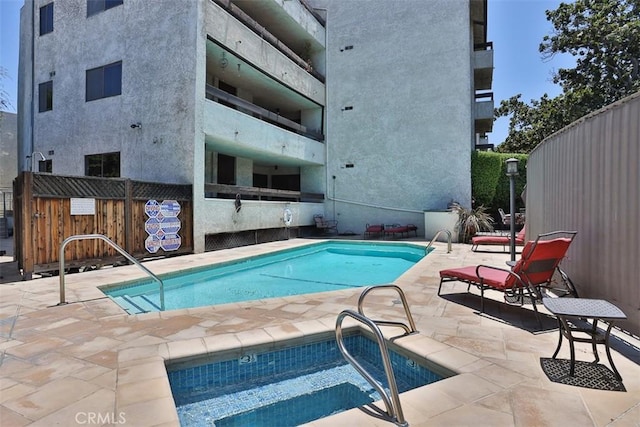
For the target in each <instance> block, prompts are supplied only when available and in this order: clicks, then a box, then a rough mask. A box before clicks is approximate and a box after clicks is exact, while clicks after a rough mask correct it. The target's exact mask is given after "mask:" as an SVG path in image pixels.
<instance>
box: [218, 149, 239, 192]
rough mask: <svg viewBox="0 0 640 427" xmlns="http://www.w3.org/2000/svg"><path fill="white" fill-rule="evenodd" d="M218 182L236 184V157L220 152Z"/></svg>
mask: <svg viewBox="0 0 640 427" xmlns="http://www.w3.org/2000/svg"><path fill="white" fill-rule="evenodd" d="M218 184H227V185H236V158H235V157H232V156H226V155H224V154H219V153H218Z"/></svg>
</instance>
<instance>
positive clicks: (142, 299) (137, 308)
mask: <svg viewBox="0 0 640 427" xmlns="http://www.w3.org/2000/svg"><path fill="white" fill-rule="evenodd" d="M113 300H114V301H115V302H116V303H117V304H118V305H119V306H120V307H122V308H124V309H125V310H126V312H127V313H129V314H140V313H148V312H150V311H160V307H159V306H158V305H156V304H155V303H154V302H153V301H151V300H150V299H149V298H148V297H146V296H144V295H137V296H130V295H121V296H117V297H113Z"/></svg>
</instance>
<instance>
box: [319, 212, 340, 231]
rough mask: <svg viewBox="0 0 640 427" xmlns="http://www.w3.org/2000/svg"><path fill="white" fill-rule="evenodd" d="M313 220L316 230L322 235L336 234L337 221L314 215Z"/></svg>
mask: <svg viewBox="0 0 640 427" xmlns="http://www.w3.org/2000/svg"><path fill="white" fill-rule="evenodd" d="M313 220H314V222H315V224H316V229H318V230H320V231H321V232H322V234H327V233H330V232H331V233H335V234H338V221H335V220H332V219H324V216H323V215H320V214H317V215H314V216H313Z"/></svg>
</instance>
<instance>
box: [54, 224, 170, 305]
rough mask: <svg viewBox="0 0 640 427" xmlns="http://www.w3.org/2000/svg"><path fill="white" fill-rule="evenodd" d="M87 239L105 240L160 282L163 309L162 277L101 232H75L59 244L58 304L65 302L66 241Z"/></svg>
mask: <svg viewBox="0 0 640 427" xmlns="http://www.w3.org/2000/svg"><path fill="white" fill-rule="evenodd" d="M87 239H100V240H103V241H105V242H107V243H108V244H109V245H111V247H113V248H114V249H115V250H117V251H118V252H120V254H121V255H122V256H124V257H125V258H126V259H128V260H129V261H131V262H132V263H133V264H135V265H137V266H138V267H140V268H141V269H142V270H143V271H144V272H145V273H147V274H148V275H149V276H151V277H152V278H153V279H155V280H156V281H158V283H159V284H160V310H161V311H164V283H163V282H162V279H160V278H159V277H158V276H156V275H155V274H153V273H152V272H151V271H150V270H149V269H148V268H146V267H145V266H144V265H142V264H141V263H140V261H138V260H137V259H135V258H134V257H133V256H131V255H130V254H129V253H128V252H127V251H125V250H124V249H122V248H121V247H120V246H119V245H117V244H116V243H115V242H114V241H112V240H111V239H109V238H108V237H107V236H104V235H102V234H76V235H74V236H69V237H67V238H66V239H64V241H63V242H62V244H61V245H60V258H59V266H58V269H59V271H60V303H59V304H58V305H64V304H66V303H67V302H66V298H65V285H64V248H65V247H66V246H67V244H68V243H70V242H73V241H75V240H87Z"/></svg>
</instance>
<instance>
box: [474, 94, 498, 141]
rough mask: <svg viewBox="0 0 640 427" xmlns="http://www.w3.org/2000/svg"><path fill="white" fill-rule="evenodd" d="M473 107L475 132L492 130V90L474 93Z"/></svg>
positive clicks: (482, 132)
mask: <svg viewBox="0 0 640 427" xmlns="http://www.w3.org/2000/svg"><path fill="white" fill-rule="evenodd" d="M475 100H476V102H475V106H474V107H475V108H474V113H475V114H474V121H475V133H479V134H484V133H487V132H491V131H492V130H493V116H494V113H493V109H494V105H493V92H484V93H476V95H475Z"/></svg>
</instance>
